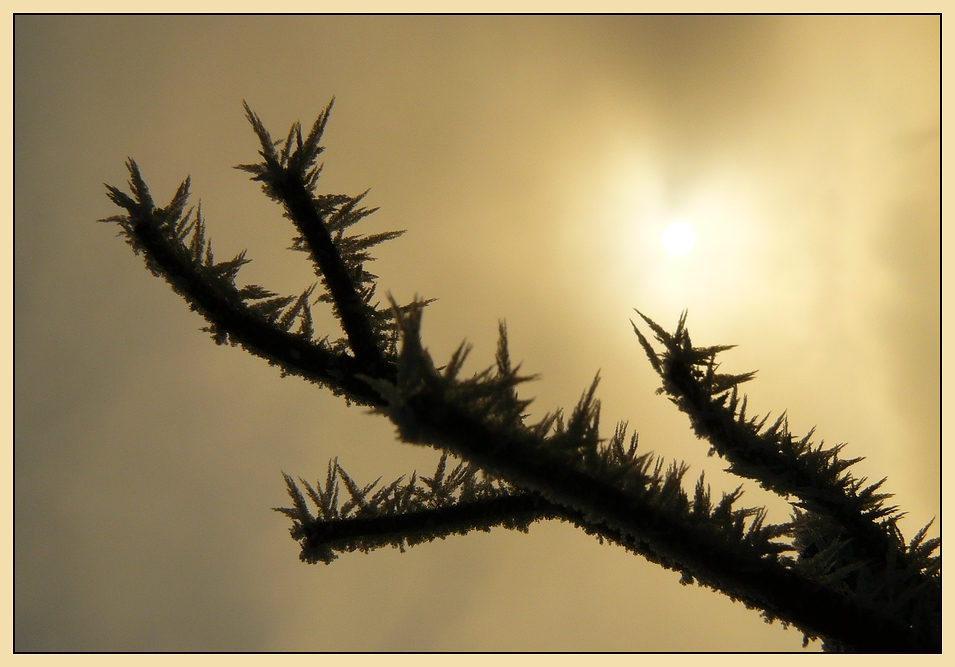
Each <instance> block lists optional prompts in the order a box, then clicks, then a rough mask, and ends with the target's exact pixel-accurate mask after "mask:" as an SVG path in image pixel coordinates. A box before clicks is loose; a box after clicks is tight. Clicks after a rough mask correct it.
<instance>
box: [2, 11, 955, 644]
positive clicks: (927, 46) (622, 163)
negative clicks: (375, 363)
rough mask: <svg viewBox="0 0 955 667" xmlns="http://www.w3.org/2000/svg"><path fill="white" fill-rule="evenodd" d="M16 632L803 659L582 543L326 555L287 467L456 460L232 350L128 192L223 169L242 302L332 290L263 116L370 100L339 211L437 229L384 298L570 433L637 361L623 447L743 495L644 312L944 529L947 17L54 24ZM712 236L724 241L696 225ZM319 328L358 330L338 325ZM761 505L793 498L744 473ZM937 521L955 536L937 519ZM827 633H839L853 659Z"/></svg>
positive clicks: (641, 568)
mask: <svg viewBox="0 0 955 667" xmlns="http://www.w3.org/2000/svg"><path fill="white" fill-rule="evenodd" d="M14 25H15V77H16V78H15V135H14V136H15V142H16V143H15V167H14V169H15V172H14V174H15V179H16V182H15V205H16V212H15V241H14V242H15V246H14V249H15V259H16V265H15V336H16V338H15V362H16V377H15V399H16V403H15V428H16V432H15V473H16V477H15V503H16V504H15V557H16V562H15V565H16V570H15V605H16V606H15V613H16V626H15V641H16V648H17V649H18V650H56V651H59V650H68V651H98V650H130V651H138V650H226V651H228V650H247V651H251V650H320V651H327V650H373V651H379V650H383V651H405V650H519V651H524V650H613V651H640V650H664V651H674V650H677V651H678V650H796V649H798V648H799V647H800V645H801V640H802V637H801V635H800V633H798V632H797V631H794V630H788V631H787V630H783V629H782V628H781V627H780V626H779V625H778V624H776V625H772V626H770V625H766V624H765V623H764V622H763V621H762V619H761V618H760V617H759V615H758V614H757V613H756V612H752V611H747V610H745V609H744V608H743V607H742V605H740V604H734V603H732V602H731V601H729V600H728V599H727V598H724V597H723V596H720V595H718V594H715V593H712V592H710V591H708V590H706V589H701V588H695V587H682V586H680V585H679V584H678V580H679V575H678V574H676V573H672V572H667V571H664V570H662V569H660V568H658V567H656V566H653V565H650V564H648V563H646V562H645V561H642V560H641V559H639V558H637V557H634V556H631V555H629V554H627V553H626V552H624V551H623V550H622V549H620V548H618V547H613V546H608V545H600V544H598V543H597V542H596V541H595V540H594V539H593V538H590V537H587V536H586V535H584V534H583V533H582V532H580V531H578V530H577V529H575V528H573V527H572V526H570V525H564V524H559V523H542V524H537V525H535V526H533V527H532V528H531V531H530V533H529V534H527V535H525V534H521V533H514V532H509V531H504V530H500V531H497V532H493V533H490V534H476V535H468V536H465V537H455V538H453V539H448V540H445V541H441V542H437V543H434V544H427V545H422V546H418V547H415V548H413V549H410V550H409V551H408V552H407V553H405V554H401V553H399V552H398V551H396V550H392V549H388V550H381V551H378V552H375V553H372V554H370V555H364V554H348V555H345V556H343V557H341V558H340V559H339V560H338V561H336V562H335V563H333V564H332V565H329V566H324V565H312V566H309V565H304V564H302V563H300V562H299V561H298V547H297V545H296V544H295V543H294V542H293V541H292V540H291V539H290V538H289V536H288V532H287V531H288V527H289V522H288V521H287V520H286V519H285V518H284V517H282V516H280V515H279V514H276V513H274V512H272V511H271V509H270V508H272V507H275V506H280V505H284V504H286V503H287V496H286V495H285V490H284V485H283V482H282V477H281V471H286V472H288V473H290V474H292V475H296V476H305V477H307V478H309V479H313V480H314V479H316V478H318V477H320V476H323V475H324V471H325V467H326V465H327V462H328V460H329V459H330V458H332V457H335V456H338V457H339V460H340V462H341V464H342V465H343V466H344V467H345V468H346V470H348V471H349V473H350V474H352V476H353V477H355V478H356V479H357V480H359V481H362V482H367V481H371V480H374V479H376V478H377V477H379V476H384V479H385V480H386V481H389V480H390V479H394V478H396V477H398V476H400V475H403V474H410V473H411V471H412V470H415V469H417V470H418V471H419V473H422V474H429V473H430V472H432V471H433V466H434V464H435V462H436V461H437V454H436V453H435V452H433V451H431V450H425V449H420V448H414V447H412V446H410V445H405V444H400V443H398V442H396V441H395V439H394V437H393V429H392V427H391V426H390V425H389V423H388V422H387V421H385V420H384V419H383V418H381V417H378V416H372V415H369V414H367V412H366V411H364V410H362V409H357V408H347V407H346V406H345V405H344V404H343V403H342V402H341V401H339V400H337V399H335V398H334V397H332V396H331V395H330V394H329V393H328V392H327V391H324V390H322V389H320V388H318V387H315V386H312V385H309V384H307V383H305V382H303V381H300V380H298V379H292V378H288V379H281V378H280V377H279V374H278V371H277V370H276V369H274V368H270V367H269V366H268V365H267V364H265V363H264V362H262V361H261V360H259V359H255V358H252V357H250V356H249V355H247V354H246V353H244V352H242V351H241V350H240V349H238V348H222V347H217V346H215V345H214V344H213V343H212V341H211V340H210V338H209V336H208V335H207V334H204V333H202V332H201V331H199V329H200V327H201V326H202V325H203V323H202V321H201V320H200V318H199V317H198V316H197V315H195V314H194V313H191V312H189V310H188V308H187V307H186V306H185V304H184V303H183V302H182V301H181V299H180V298H179V297H177V296H176V295H175V294H173V293H172V291H171V290H170V289H169V288H168V287H167V286H166V284H165V283H164V282H163V281H161V280H158V279H156V278H154V277H153V276H152V275H150V274H149V272H148V271H146V270H145V268H144V266H143V262H142V260H141V259H139V258H137V257H135V256H134V255H133V253H132V252H130V249H129V248H128V247H127V246H126V245H125V244H124V243H123V241H122V240H121V239H119V238H116V232H117V228H116V226H115V225H105V224H102V223H97V222H95V221H96V220H97V219H98V218H103V217H106V216H109V215H113V214H115V213H117V209H116V208H115V207H114V206H113V205H112V204H111V203H110V202H109V201H108V200H107V199H106V197H105V195H104V188H103V182H106V183H110V184H114V185H123V184H124V183H125V181H126V173H125V169H124V166H123V162H124V160H125V159H126V157H127V156H131V157H133V158H134V159H135V160H137V162H138V163H139V165H140V166H141V168H142V170H143V173H144V175H145V178H146V180H147V182H148V183H149V185H150V187H151V189H152V192H153V194H154V196H155V197H156V199H157V201H160V202H163V203H165V202H166V201H168V199H169V198H171V197H172V195H173V193H174V192H175V187H176V186H177V185H178V183H179V182H180V180H182V179H183V178H184V177H185V176H186V175H187V174H191V175H192V179H193V191H194V196H195V200H196V201H198V199H199V198H201V199H202V205H203V212H204V213H205V214H206V216H207V218H208V224H209V230H210V232H211V235H212V238H213V241H214V247H215V249H216V250H217V256H221V257H227V256H231V255H232V254H234V253H236V252H238V251H239V250H241V249H243V248H248V250H249V256H250V257H251V258H252V259H253V260H254V261H253V262H252V264H251V265H249V266H248V267H246V268H245V269H243V271H242V273H240V276H239V282H240V283H258V284H263V285H265V286H267V287H269V288H271V289H274V290H276V291H282V292H284V293H298V292H300V291H301V290H302V289H303V288H304V287H306V286H308V285H309V284H311V283H312V282H313V281H314V276H313V275H312V273H311V269H310V267H309V265H308V263H307V260H306V259H305V257H304V256H303V255H301V254H298V253H290V252H287V251H286V250H285V248H286V247H287V246H288V245H289V243H290V240H291V238H292V236H293V230H292V228H291V225H290V224H289V223H288V221H286V220H284V219H283V218H282V216H281V211H280V209H279V208H278V207H277V206H276V205H275V204H273V203H272V202H270V201H268V200H267V199H266V198H265V197H264V196H263V195H262V194H261V191H260V189H259V187H258V186H257V185H256V184H254V183H251V182H250V181H249V180H248V178H247V176H248V175H247V174H245V173H243V172H239V171H236V170H234V169H232V167H233V166H234V165H236V164H239V163H243V162H252V161H255V160H256V150H257V145H256V141H255V137H254V135H253V134H252V132H251V130H250V128H249V127H248V123H247V121H246V120H245V119H244V117H243V112H242V106H241V102H242V100H243V99H245V100H247V101H248V102H249V104H250V105H251V106H252V107H253V108H254V109H255V110H256V112H257V113H258V114H259V115H260V116H261V117H262V118H263V120H264V121H265V123H266V124H267V126H268V127H269V128H270V129H271V130H272V131H273V134H275V135H282V134H283V133H284V132H285V131H287V129H288V126H289V125H290V124H291V123H292V122H294V121H296V120H301V121H302V122H303V123H304V124H310V123H311V122H312V121H313V120H314V118H315V116H316V115H317V114H318V113H319V112H320V111H321V109H322V108H324V106H325V105H326V104H327V102H328V101H329V99H331V97H332V96H335V97H336V102H335V109H334V111H333V113H332V117H331V121H330V123H329V126H328V130H327V132H326V135H325V141H324V145H325V146H326V147H327V152H326V153H325V165H326V166H325V171H324V172H323V177H322V183H321V185H320V189H322V190H323V191H326V192H345V193H349V194H357V193H359V192H361V191H363V190H365V189H366V188H369V187H371V188H372V189H371V192H370V193H369V195H368V198H367V200H366V201H367V202H368V203H369V204H370V205H372V206H380V207H381V210H380V211H379V212H377V213H375V214H374V215H373V216H372V217H371V218H370V219H368V220H367V221H366V223H365V224H364V226H363V230H361V231H364V232H365V233H373V232H377V231H384V230H390V229H407V230H408V232H407V234H405V235H404V236H403V237H401V238H400V239H398V240H396V241H392V242H390V243H387V244H385V245H384V246H380V247H379V248H378V249H377V250H378V252H377V255H378V257H379V259H378V261H377V262H376V263H375V264H374V265H372V266H371V267H370V268H371V269H372V270H373V271H374V272H375V273H377V274H378V275H380V276H381V280H380V283H379V293H380V294H382V295H383V294H384V293H386V292H387V291H391V292H392V293H393V294H394V295H395V296H396V298H397V299H398V300H399V301H408V300H410V299H411V298H412V297H413V296H414V295H415V294H418V295H421V296H422V297H428V298H437V299H438V300H437V301H436V302H435V303H434V304H432V305H431V306H429V308H428V309H427V311H426V314H425V320H424V340H425V343H426V345H428V347H429V348H430V350H431V353H432V355H433V356H434V358H435V360H436V362H438V363H443V362H444V361H446V360H447V358H448V357H449V355H450V354H451V352H452V351H453V350H454V348H456V347H457V345H458V344H459V343H460V342H461V340H462V339H464V338H467V339H468V340H470V341H471V342H473V343H474V344H475V350H474V353H473V355H472V360H471V362H470V366H468V367H466V370H468V369H470V370H474V371H477V370H480V369H482V368H484V367H485V366H487V365H490V364H491V363H492V362H493V354H494V345H495V339H496V333H497V322H498V320H499V319H506V321H507V325H508V331H509V333H510V341H511V354H512V358H513V359H515V360H521V361H523V369H524V370H525V371H527V372H530V373H539V374H540V375H541V379H540V380H539V381H538V382H535V383H533V384H530V385H527V386H526V388H525V389H524V394H525V395H527V396H535V397H536V401H535V402H534V404H533V405H532V406H531V411H532V416H533V417H539V416H541V415H542V414H543V413H544V412H545V411H548V410H553V409H555V408H557V407H559V406H563V407H566V408H569V407H572V405H573V404H574V402H575V401H576V400H577V399H578V397H579V396H580V393H581V392H582V391H583V390H584V389H585V388H586V387H587V385H588V384H589V382H590V381H591V379H592V378H593V376H594V374H595V373H596V372H597V371H598V370H600V373H601V376H602V382H601V386H600V390H599V395H600V397H601V398H602V399H603V412H602V423H603V425H604V427H603V428H604V430H605V432H606V433H607V434H609V433H611V432H612V430H613V425H614V423H615V422H616V421H617V420H620V419H627V420H629V421H630V425H631V427H632V428H635V429H636V430H637V431H638V432H639V433H640V442H641V446H642V447H645V448H647V449H651V450H653V451H655V452H657V453H658V454H661V455H663V456H665V457H667V458H677V459H684V460H686V461H688V462H689V463H691V465H692V467H691V471H690V473H689V475H688V478H687V481H688V483H690V484H691V483H692V482H693V480H695V478H696V477H697V476H698V475H699V473H700V471H701V470H704V469H705V470H706V472H707V479H708V480H709V481H711V483H713V485H714V487H715V488H716V489H724V490H729V489H732V488H734V487H735V486H736V484H737V480H736V479H735V478H731V477H729V476H727V475H725V473H722V472H721V469H722V465H721V462H720V461H719V459H715V458H710V459H707V458H706V456H705V453H706V450H707V446H706V445H705V444H704V443H702V442H699V441H697V440H696V439H695V437H694V436H693V435H692V433H691V432H690V431H689V428H688V423H687V420H686V418H685V417H684V416H683V415H682V414H680V413H679V412H678V411H677V410H676V408H675V407H674V406H673V405H671V404H670V403H669V402H668V401H667V400H666V399H665V398H663V397H660V396H656V395H654V390H655V389H656V387H657V386H658V384H659V383H658V381H657V378H656V377H655V375H654V374H653V371H652V369H651V368H650V365H649V364H648V363H647V360H646V358H645V357H644V356H643V353H642V351H641V349H640V347H639V344H638V343H637V340H636V338H635V336H634V335H633V332H632V330H631V327H630V323H629V321H628V319H629V318H630V317H633V316H634V313H633V310H632V309H633V308H639V309H640V310H641V311H643V312H644V313H646V314H648V315H649V316H650V317H653V318H654V319H656V320H657V321H658V322H661V323H662V324H664V325H666V326H667V327H668V328H672V327H673V326H674V325H675V323H676V321H677V319H678V317H679V314H680V312H681V311H682V310H683V309H685V308H688V309H689V320H688V324H689V328H690V331H691V333H692V334H693V340H694V342H696V343H697V344H719V343H736V344H738V345H739V347H738V348H737V349H735V350H733V351H731V352H729V353H727V354H726V355H725V358H724V364H723V369H724V370H725V371H727V372H744V371H749V370H753V369H758V370H759V374H758V376H757V379H756V380H755V381H753V382H751V383H750V384H749V385H748V387H747V391H748V393H749V395H750V409H751V411H753V412H758V413H762V414H765V413H766V412H770V411H771V412H772V413H773V414H774V415H776V414H778V413H779V412H781V411H782V410H784V409H788V410H789V417H790V422H789V423H790V426H791V428H792V430H793V431H794V432H795V433H796V434H798V435H802V434H803V433H804V432H805V431H806V430H808V429H809V428H810V427H812V426H813V425H816V426H817V431H816V433H817V435H818V437H821V438H824V439H825V440H826V442H827V443H829V444H836V443H839V442H848V443H849V444H848V446H847V448H846V450H845V454H846V455H847V456H849V457H853V456H865V457H866V460H865V461H864V462H863V463H861V464H859V465H857V466H856V468H855V471H856V475H864V476H868V477H869V478H870V479H873V480H874V479H880V478H881V477H883V476H885V475H888V476H889V480H888V482H887V483H886V485H885V489H886V490H887V491H890V492H892V493H894V494H895V501H896V502H897V503H898V504H899V505H900V506H901V507H902V508H903V509H904V510H906V511H907V512H908V515H907V517H906V518H905V519H903V521H902V522H901V526H902V528H903V532H904V533H905V535H906V537H907V538H908V537H911V536H912V534H914V532H915V531H916V530H917V529H918V528H920V527H921V526H922V525H924V524H925V523H927V522H928V521H929V520H930V519H931V518H932V517H933V516H935V515H936V514H938V512H939V509H940V503H939V494H940V482H939V479H940V477H939V475H940V472H939V464H938V461H939V455H940V412H939V406H940V398H939V395H940V296H939V281H940V277H939V276H940V209H939V168H940V167H939V165H940V116H939V113H940V112H939V107H940V83H939V71H940V64H939V58H940V20H939V18H938V17H875V18H864V17H823V18H818V17H799V18H791V17H790V18H786V17H770V18H762V17H704V18H692V17H691V18H678V17H623V18H621V17H601V18H590V17H583V18H581V17H516V18H499V17H464V18H449V17H423V18H422V17H397V18H381V17H372V18H368V17H306V18H300V17H198V18H197V17H187V18H185V17H118V18H117V17H94V16H85V17H24V16H20V17H17V18H16V20H15V24H14ZM677 221H682V222H684V223H686V224H688V225H690V226H691V227H692V228H693V229H694V230H695V232H696V237H697V238H696V245H695V246H694V247H693V249H692V250H691V251H690V252H689V253H688V254H686V255H683V256H671V255H669V254H667V252H666V251H665V249H664V247H663V246H662V244H661V242H660V236H661V233H662V231H663V230H664V229H665V228H666V227H667V226H668V225H670V224H672V223H674V222H677ZM319 313H322V314H321V315H320V316H319V317H317V324H318V326H319V327H325V328H326V330H327V331H328V332H329V333H332V334H333V337H335V336H337V335H338V334H337V330H335V329H333V328H332V327H334V323H333V322H332V321H331V319H330V317H329V316H328V315H326V314H324V313H323V312H322V311H321V309H320V308H316V315H319ZM745 488H747V489H748V490H747V492H746V495H745V496H744V498H743V501H744V504H763V503H765V502H766V501H767V500H769V501H770V502H773V503H774V504H772V505H771V507H772V508H773V510H774V512H775V513H774V515H773V516H772V517H771V518H773V519H775V520H777V521H783V520H785V519H786V517H787V514H786V512H785V509H786V507H785V505H784V504H783V503H780V502H779V501H778V500H776V499H774V498H772V497H770V496H767V495H766V494H764V493H763V492H761V491H759V490H758V489H755V488H753V487H752V485H746V487H745ZM933 534H937V528H935V529H933ZM817 648H818V645H814V646H810V649H817Z"/></svg>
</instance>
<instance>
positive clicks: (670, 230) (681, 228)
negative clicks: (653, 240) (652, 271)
mask: <svg viewBox="0 0 955 667" xmlns="http://www.w3.org/2000/svg"><path fill="white" fill-rule="evenodd" d="M660 240H661V241H662V243H663V247H664V248H665V249H666V251H667V252H668V253H670V254H671V255H674V256H680V255H685V254H687V253H688V252H690V251H691V250H692V249H693V245H694V244H695V243H696V232H695V231H694V230H693V228H692V227H691V226H690V225H688V224H687V223H685V222H674V223H673V224H671V225H670V226H668V227H667V228H666V229H664V230H663V234H662V235H661V237H660Z"/></svg>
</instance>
